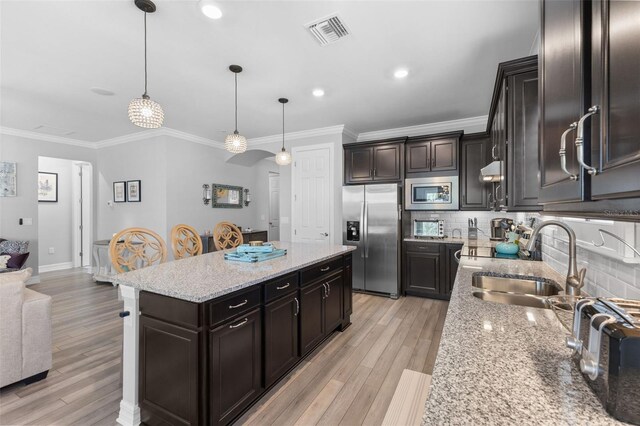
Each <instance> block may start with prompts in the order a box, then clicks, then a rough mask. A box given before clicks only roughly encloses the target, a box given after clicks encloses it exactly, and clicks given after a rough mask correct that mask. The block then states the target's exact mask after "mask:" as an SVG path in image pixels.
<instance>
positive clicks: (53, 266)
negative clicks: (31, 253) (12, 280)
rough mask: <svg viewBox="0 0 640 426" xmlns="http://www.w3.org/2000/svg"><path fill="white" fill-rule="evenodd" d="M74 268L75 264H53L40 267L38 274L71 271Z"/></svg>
mask: <svg viewBox="0 0 640 426" xmlns="http://www.w3.org/2000/svg"><path fill="white" fill-rule="evenodd" d="M71 268H73V262H62V263H52V264H50V265H41V266H38V272H39V273H43V272H52V271H62V270H63V269H71Z"/></svg>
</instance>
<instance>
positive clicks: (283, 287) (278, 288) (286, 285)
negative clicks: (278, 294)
mask: <svg viewBox="0 0 640 426" xmlns="http://www.w3.org/2000/svg"><path fill="white" fill-rule="evenodd" d="M289 285H290V284H289V283H286V284H285V285H283V286H282V287H276V290H284V289H285V288H287V287H289Z"/></svg>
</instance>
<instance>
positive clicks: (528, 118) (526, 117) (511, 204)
mask: <svg viewBox="0 0 640 426" xmlns="http://www.w3.org/2000/svg"><path fill="white" fill-rule="evenodd" d="M508 87H509V98H510V99H509V101H510V108H509V116H508V121H509V125H508V126H507V127H508V129H509V138H508V139H509V146H508V150H509V175H508V177H507V182H508V199H507V208H508V209H509V210H518V211H522V210H541V208H542V206H540V205H539V204H538V195H539V193H540V185H539V183H538V172H539V170H540V169H539V167H538V116H539V108H538V72H537V71H531V72H526V73H522V74H517V75H514V76H511V77H509V86H508Z"/></svg>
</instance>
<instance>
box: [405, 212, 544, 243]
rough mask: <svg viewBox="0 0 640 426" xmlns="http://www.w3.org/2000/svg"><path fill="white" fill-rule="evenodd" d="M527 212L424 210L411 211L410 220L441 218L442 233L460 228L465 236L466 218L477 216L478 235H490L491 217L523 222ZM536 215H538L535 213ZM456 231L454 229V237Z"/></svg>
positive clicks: (447, 233) (409, 230)
mask: <svg viewBox="0 0 640 426" xmlns="http://www.w3.org/2000/svg"><path fill="white" fill-rule="evenodd" d="M529 216H531V214H529V213H505V212H487V211H477V212H476V211H443V212H431V211H430V212H425V211H412V212H411V221H413V219H442V220H444V233H445V235H448V236H451V235H452V231H453V230H454V229H460V230H461V231H462V236H463V237H466V236H467V233H468V232H467V231H468V225H467V224H468V222H467V219H469V218H471V219H473V218H478V229H479V231H478V237H479V238H482V237H487V238H489V236H491V219H494V218H497V217H506V218H509V219H513V220H514V221H515V222H516V223H519V222H525V221H526V220H527V219H528V217H529ZM535 216H536V217H537V216H538V215H537V214H535ZM410 233H411V228H410V227H409V229H408V230H406V231H405V235H409V234H410ZM457 236H458V232H457V231H456V237H457Z"/></svg>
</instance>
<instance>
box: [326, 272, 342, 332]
mask: <svg viewBox="0 0 640 426" xmlns="http://www.w3.org/2000/svg"><path fill="white" fill-rule="evenodd" d="M326 284H327V289H328V291H327V296H326V297H325V299H324V330H325V333H331V332H332V331H333V330H335V329H336V327H338V326H339V325H340V324H341V323H342V299H343V294H342V274H339V275H336V276H334V277H333V278H331V279H330V280H328V281H327V282H326Z"/></svg>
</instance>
